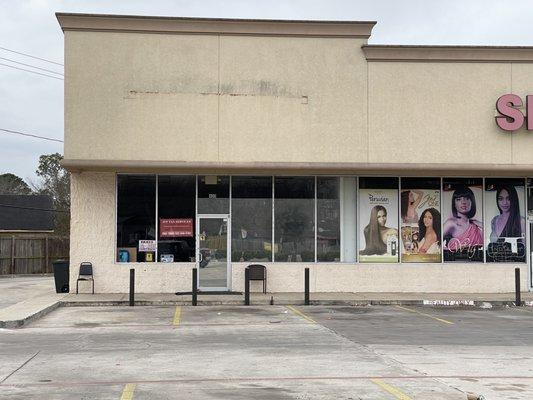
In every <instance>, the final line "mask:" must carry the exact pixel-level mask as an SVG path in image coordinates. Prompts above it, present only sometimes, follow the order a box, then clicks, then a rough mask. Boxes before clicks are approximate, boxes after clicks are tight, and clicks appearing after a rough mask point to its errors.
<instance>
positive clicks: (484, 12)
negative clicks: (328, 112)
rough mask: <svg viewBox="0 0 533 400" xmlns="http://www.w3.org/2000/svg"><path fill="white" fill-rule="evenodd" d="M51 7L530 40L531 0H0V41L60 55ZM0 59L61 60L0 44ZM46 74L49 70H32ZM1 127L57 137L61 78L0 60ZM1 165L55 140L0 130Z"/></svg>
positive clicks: (26, 173) (10, 165) (402, 37)
mask: <svg viewBox="0 0 533 400" xmlns="http://www.w3.org/2000/svg"><path fill="white" fill-rule="evenodd" d="M55 12H81V13H103V14H133V15H160V16H180V17H220V18H256V19H317V20H323V19H325V20H375V21H377V25H376V27H375V28H374V30H373V33H372V36H371V38H370V40H369V42H370V43H373V44H459V45H512V46H515V45H520V46H533V29H532V26H533V25H532V23H531V18H532V17H533V1H532V0H514V1H501V0H500V1H498V0H470V1H468V0H447V1H437V0H366V1H356V0H188V1H186V0H181V1H180V0H172V1H171V0H150V1H147V0H132V1H126V0H120V1H118V0H115V1H111V0H108V1H96V0H90V1H89V0H87V1H81V0H77V1H74V0H71V1H59V0H27V1H24V0H18V1H14V0H0V47H2V48H6V49H10V50H15V51H18V52H22V53H27V54H30V55H33V56H36V57H40V58H45V59H48V60H51V61H55V62H59V63H62V62H63V33H62V32H61V29H60V28H59V24H58V23H57V20H56V18H55V15H54V13H55ZM0 57H1V58H2V59H0V64H9V65H11V66H16V67H18V68H25V69H30V68H29V67H26V66H23V65H20V64H15V63H12V62H11V61H7V60H5V59H9V60H12V61H17V62H19V63H25V64H31V65H33V66H37V67H39V68H44V69H48V70H52V71H56V72H60V73H61V72H62V67H61V66H59V65H56V64H51V63H46V62H43V61H39V60H36V59H32V58H28V57H24V56H21V55H17V54H15V53H12V52H8V51H6V50H2V49H0ZM34 71H36V72H41V73H45V74H48V75H52V76H59V75H54V74H52V73H51V72H45V71H42V70H34ZM0 129H8V130H14V131H21V132H26V133H30V134H36V135H41V136H48V137H52V138H57V139H63V81H62V80H58V79H53V78H50V77H44V76H40V75H36V74H31V73H28V72H24V71H20V70H17V69H13V68H9V67H6V66H3V65H0ZM0 148H1V149H2V150H3V151H2V153H1V154H2V156H1V157H0V173H5V172H11V173H14V174H16V175H19V176H21V177H22V178H24V179H25V180H28V179H31V180H34V181H35V180H36V178H35V174H34V171H35V169H36V167H37V161H38V158H39V155H40V154H49V153H54V152H61V153H62V152H63V146H62V144H61V143H55V142H47V141H44V140H38V139H32V138H26V137H22V136H18V135H16V136H15V135H11V134H5V133H2V132H1V131H0Z"/></svg>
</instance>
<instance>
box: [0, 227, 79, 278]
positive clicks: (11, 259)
mask: <svg viewBox="0 0 533 400" xmlns="http://www.w3.org/2000/svg"><path fill="white" fill-rule="evenodd" d="M69 245H70V241H69V238H68V237H57V236H40V237H29V236H0V275H9V274H45V273H51V272H53V268H52V262H53V261H55V260H58V259H61V260H68V259H69Z"/></svg>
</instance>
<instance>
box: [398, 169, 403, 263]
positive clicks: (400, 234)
mask: <svg viewBox="0 0 533 400" xmlns="http://www.w3.org/2000/svg"><path fill="white" fill-rule="evenodd" d="M402 253H403V235H402V177H401V176H399V177H398V263H399V264H401V263H402Z"/></svg>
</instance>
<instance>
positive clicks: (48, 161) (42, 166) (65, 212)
mask: <svg viewBox="0 0 533 400" xmlns="http://www.w3.org/2000/svg"><path fill="white" fill-rule="evenodd" d="M62 159H63V156H62V155H61V154H59V153H54V154H43V155H41V156H40V157H39V166H38V167H37V171H35V173H36V174H37V176H38V177H39V178H41V183H40V184H39V185H38V187H37V189H38V190H37V192H38V193H39V194H47V195H49V196H52V199H53V201H54V208H55V209H56V210H57V212H56V213H55V232H56V233H57V234H58V235H68V234H69V232H70V174H69V173H68V171H67V170H65V169H64V168H63V167H62V166H61V164H60V163H61V160H62Z"/></svg>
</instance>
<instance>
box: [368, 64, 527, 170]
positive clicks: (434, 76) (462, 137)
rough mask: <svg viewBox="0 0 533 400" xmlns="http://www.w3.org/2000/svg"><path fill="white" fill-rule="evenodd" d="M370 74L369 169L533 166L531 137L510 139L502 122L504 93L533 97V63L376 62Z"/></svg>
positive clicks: (523, 133)
mask: <svg viewBox="0 0 533 400" xmlns="http://www.w3.org/2000/svg"><path fill="white" fill-rule="evenodd" d="M368 70H369V73H368V74H369V75H368V78H369V155H370V158H369V162H376V163H386V162H422V163H432V162H437V163H446V162H448V163H458V164H478V163H482V164H491V163H495V164H529V165H531V164H533V158H532V157H531V154H532V152H533V140H531V139H532V137H531V132H528V131H526V129H525V127H524V128H522V129H521V130H520V131H518V132H514V133H509V132H505V131H502V130H501V129H499V128H498V127H497V125H496V123H495V120H494V117H495V115H496V113H495V108H496V107H495V104H496V100H497V99H498V97H500V96H501V95H502V94H505V93H516V94H518V95H521V96H522V97H523V99H524V101H525V95H526V94H530V93H532V90H533V78H532V77H533V64H517V63H515V64H512V63H473V62H462V63H459V62H369V64H368ZM390 149H394V151H390ZM496 175H497V173H496Z"/></svg>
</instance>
